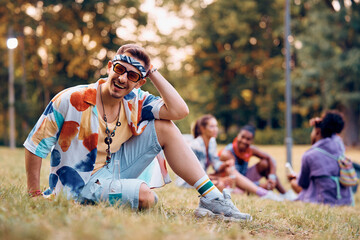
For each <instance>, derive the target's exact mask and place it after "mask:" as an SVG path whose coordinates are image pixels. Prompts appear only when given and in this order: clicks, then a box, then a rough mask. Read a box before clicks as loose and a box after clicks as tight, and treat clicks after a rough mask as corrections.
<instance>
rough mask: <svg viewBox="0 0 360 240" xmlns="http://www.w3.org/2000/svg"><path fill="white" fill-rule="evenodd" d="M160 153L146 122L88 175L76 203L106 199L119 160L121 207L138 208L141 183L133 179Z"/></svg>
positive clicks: (154, 133)
mask: <svg viewBox="0 0 360 240" xmlns="http://www.w3.org/2000/svg"><path fill="white" fill-rule="evenodd" d="M160 151H161V146H160V144H159V141H158V139H157V136H156V130H155V124H154V120H153V121H151V122H149V124H148V125H147V127H146V128H145V130H144V132H143V133H142V134H140V135H139V136H132V137H131V138H130V139H129V140H128V141H126V142H125V143H124V144H123V145H122V146H121V148H120V150H119V151H117V152H116V153H113V154H112V155H111V162H110V164H109V165H108V167H103V168H102V169H100V170H98V171H97V172H96V173H95V174H93V175H92V176H91V178H90V180H89V182H88V183H87V184H86V185H85V186H84V188H83V190H82V191H81V192H80V195H79V202H81V203H86V202H100V201H107V200H108V199H109V184H110V182H111V180H112V175H113V164H114V159H120V169H121V170H120V178H121V183H122V191H123V192H122V204H126V205H130V206H131V208H133V209H138V207H139V190H140V186H141V184H142V183H145V182H144V181H143V180H140V179H136V178H137V177H138V176H139V175H140V174H141V173H142V171H143V170H144V169H145V168H146V167H147V166H148V165H149V164H150V163H151V162H152V161H153V160H154V158H155V156H156V155H157V154H158V153H159V152H160ZM145 184H146V183H145Z"/></svg>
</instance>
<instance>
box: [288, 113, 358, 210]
mask: <svg viewBox="0 0 360 240" xmlns="http://www.w3.org/2000/svg"><path fill="white" fill-rule="evenodd" d="M310 125H312V126H313V130H312V132H311V134H310V138H311V143H312V147H311V148H310V149H309V150H307V151H306V152H305V154H304V155H303V157H302V160H301V170H300V173H299V175H298V176H296V175H294V174H289V175H288V179H289V181H290V184H291V187H292V188H293V189H294V191H295V192H297V193H299V196H298V198H297V200H300V201H303V202H310V203H321V204H329V205H332V206H333V205H352V204H353V201H352V192H351V188H350V187H345V186H343V185H341V184H338V183H337V181H336V177H339V176H340V167H339V164H338V162H337V160H335V159H334V158H332V157H330V155H329V154H331V155H332V156H334V157H336V158H337V157H339V156H340V155H342V154H344V150H345V149H344V144H343V142H342V139H341V138H340V137H339V136H338V134H339V133H340V132H341V131H342V130H343V128H344V125H345V124H344V119H343V117H342V114H341V113H339V112H338V111H335V110H332V111H328V112H326V113H325V115H324V116H323V118H316V119H313V120H312V121H310ZM325 152H326V153H328V154H325Z"/></svg>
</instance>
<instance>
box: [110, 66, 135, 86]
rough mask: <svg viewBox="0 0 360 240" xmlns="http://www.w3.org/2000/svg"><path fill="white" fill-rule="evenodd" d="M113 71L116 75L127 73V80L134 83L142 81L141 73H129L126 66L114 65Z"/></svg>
mask: <svg viewBox="0 0 360 240" xmlns="http://www.w3.org/2000/svg"><path fill="white" fill-rule="evenodd" d="M113 70H114V72H115V73H117V74H119V75H123V74H124V73H127V78H128V79H129V80H130V81H132V82H135V83H136V82H138V81H139V80H140V79H141V76H140V74H139V73H137V72H134V71H131V70H130V71H128V70H127V69H126V67H125V66H123V65H121V64H120V63H115V64H114V65H113Z"/></svg>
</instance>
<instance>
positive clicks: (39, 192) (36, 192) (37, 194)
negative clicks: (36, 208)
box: [28, 190, 42, 197]
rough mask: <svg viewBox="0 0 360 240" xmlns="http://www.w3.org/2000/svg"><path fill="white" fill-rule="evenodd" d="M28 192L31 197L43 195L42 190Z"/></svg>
mask: <svg viewBox="0 0 360 240" xmlns="http://www.w3.org/2000/svg"><path fill="white" fill-rule="evenodd" d="M28 194H29V196H30V197H37V196H41V195H42V193H41V191H40V190H33V191H29V192H28Z"/></svg>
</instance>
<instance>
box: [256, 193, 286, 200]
mask: <svg viewBox="0 0 360 240" xmlns="http://www.w3.org/2000/svg"><path fill="white" fill-rule="evenodd" d="M261 198H262V199H270V200H274V201H278V202H281V201H283V198H282V197H280V196H279V195H277V194H276V193H274V192H273V191H268V192H267V194H266V195H264V196H262V197H261Z"/></svg>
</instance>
